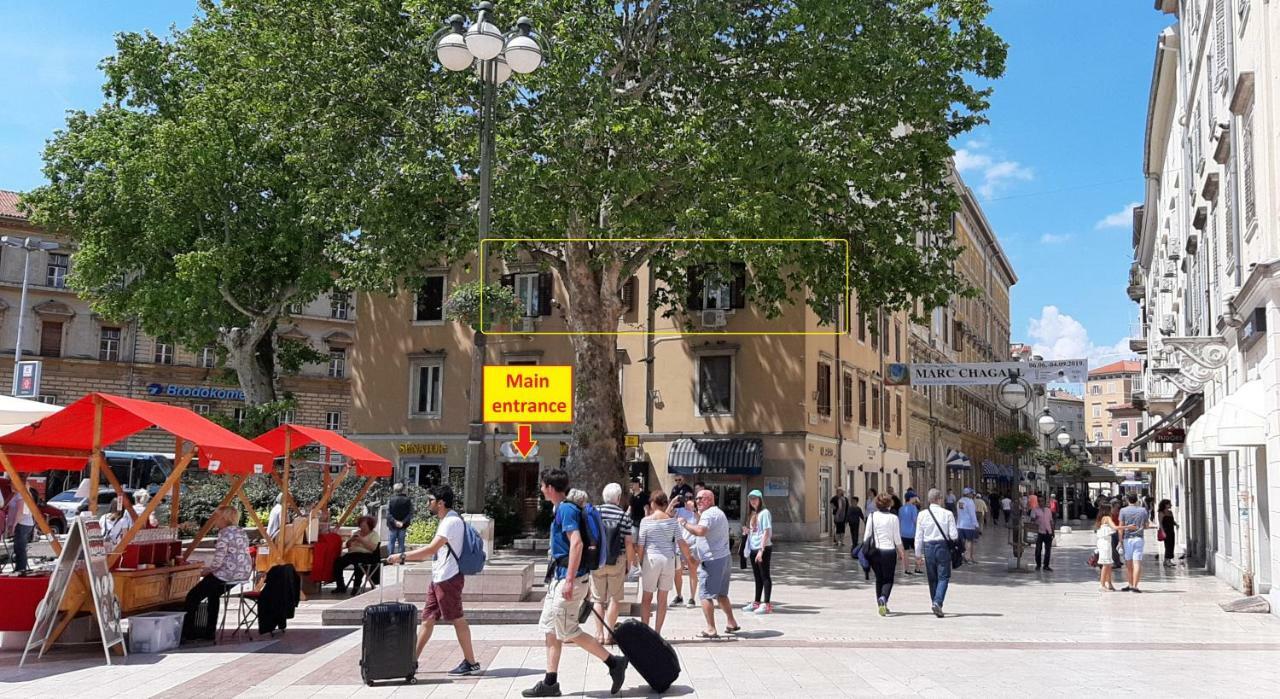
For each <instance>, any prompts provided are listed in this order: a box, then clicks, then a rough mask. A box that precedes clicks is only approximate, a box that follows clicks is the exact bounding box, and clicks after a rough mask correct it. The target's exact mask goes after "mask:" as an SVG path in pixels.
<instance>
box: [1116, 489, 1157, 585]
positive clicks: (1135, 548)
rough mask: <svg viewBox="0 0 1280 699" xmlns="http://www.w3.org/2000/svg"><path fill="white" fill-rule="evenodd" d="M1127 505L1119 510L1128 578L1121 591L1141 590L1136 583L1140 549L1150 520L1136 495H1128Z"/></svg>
mask: <svg viewBox="0 0 1280 699" xmlns="http://www.w3.org/2000/svg"><path fill="white" fill-rule="evenodd" d="M1128 499H1129V506H1128V507H1126V508H1124V509H1122V510H1120V528H1121V530H1122V531H1124V541H1123V545H1124V567H1125V573H1126V574H1127V577H1128V578H1129V580H1128V582H1129V584H1128V585H1125V586H1124V588H1122V589H1121V592H1142V590H1139V589H1138V583H1139V582H1141V581H1142V553H1143V551H1142V549H1143V547H1144V546H1145V544H1146V539H1145V536H1144V535H1145V534H1146V529H1147V525H1148V524H1149V523H1150V520H1149V519H1148V517H1147V508H1145V507H1143V506H1142V505H1139V504H1138V496H1137V495H1133V494H1132V493H1131V494H1130V495H1129V498H1128Z"/></svg>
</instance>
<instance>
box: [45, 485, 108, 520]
mask: <svg viewBox="0 0 1280 699" xmlns="http://www.w3.org/2000/svg"><path fill="white" fill-rule="evenodd" d="M115 499H116V491H115V490H113V489H111V488H99V489H98V512H106V511H107V508H108V507H110V506H111V501H112V500H115ZM49 505H50V506H52V507H55V508H57V509H58V511H59V512H61V513H62V515H63V517H65V518H66V519H73V518H75V517H79V516H80V513H81V512H84V511H85V510H88V509H89V499H88V498H82V497H79V496H77V495H76V491H74V490H64V491H62V492H61V493H58V494H57V495H55V496H53V497H52V498H50V500H49Z"/></svg>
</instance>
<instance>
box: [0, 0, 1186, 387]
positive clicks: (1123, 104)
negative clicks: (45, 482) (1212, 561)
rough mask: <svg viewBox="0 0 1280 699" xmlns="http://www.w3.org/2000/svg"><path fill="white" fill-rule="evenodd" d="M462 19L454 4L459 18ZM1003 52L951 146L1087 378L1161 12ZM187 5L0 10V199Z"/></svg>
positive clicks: (1024, 42) (1026, 21)
mask: <svg viewBox="0 0 1280 699" xmlns="http://www.w3.org/2000/svg"><path fill="white" fill-rule="evenodd" d="M460 6H461V5H460ZM992 6H993V12H992V14H991V17H990V23H991V25H992V26H993V27H994V28H995V29H996V31H997V32H998V33H999V34H1000V35H1001V36H1002V37H1003V38H1004V39H1005V40H1006V41H1007V42H1008V43H1009V45H1010V47H1009V59H1008V66H1007V70H1006V73H1005V76H1004V77H1003V78H1002V79H1000V80H999V81H997V82H996V83H995V85H994V87H995V95H994V96H993V98H992V106H991V110H990V112H989V117H990V120H991V123H990V124H988V125H986V126H983V127H980V128H978V129H976V130H975V131H973V132H972V133H970V134H967V135H964V136H961V137H960V138H958V139H957V140H956V142H955V144H954V145H955V147H956V164H957V166H958V167H959V168H960V170H961V173H962V175H963V176H964V178H965V180H966V182H968V184H969V186H970V187H971V188H972V189H973V190H974V191H975V192H976V193H977V195H978V200H979V203H981V205H982V207H983V209H984V211H985V212H986V215H987V218H988V220H989V221H990V222H991V224H992V227H993V228H994V230H995V232H996V235H997V236H998V237H999V239H1000V242H1001V245H1002V246H1003V247H1004V250H1005V252H1006V254H1008V256H1009V258H1010V260H1011V262H1012V263H1013V268H1014V270H1015V272H1016V273H1017V275H1018V279H1019V281H1018V284H1017V285H1016V286H1015V287H1014V288H1013V289H1012V291H1011V296H1012V301H1011V326H1012V332H1011V335H1012V337H1011V338H1010V339H1011V340H1012V341H1013V342H1028V343H1031V344H1032V345H1033V346H1034V348H1035V351H1036V353H1038V354H1041V355H1043V356H1044V357H1046V358H1048V359H1073V358H1079V357H1088V358H1089V359H1090V360H1091V361H1092V362H1093V364H1094V365H1098V364H1102V363H1106V362H1110V361H1115V360H1118V359H1121V358H1125V357H1128V356H1130V355H1129V353H1128V350H1127V345H1128V342H1127V338H1128V337H1129V335H1130V330H1131V325H1132V323H1133V322H1134V318H1135V315H1136V312H1137V307H1136V306H1135V305H1134V304H1133V303H1132V302H1131V301H1129V299H1128V297H1127V296H1125V286H1126V284H1127V278H1128V269H1129V263H1130V261H1131V259H1132V249H1131V247H1130V235H1131V225H1130V221H1131V218H1130V212H1131V210H1132V207H1133V206H1134V205H1135V203H1137V202H1139V201H1141V199H1142V188H1143V181H1142V170H1141V168H1142V144H1143V136H1144V130H1145V121H1146V109H1147V96H1148V92H1149V88H1150V83H1151V68H1152V64H1153V61H1154V57H1155V45H1156V37H1157V35H1158V34H1159V32H1160V30H1161V29H1163V28H1164V27H1165V26H1168V25H1169V24H1170V22H1171V19H1170V17H1169V16H1168V15H1163V14H1161V13H1160V12H1158V11H1156V10H1153V9H1151V3H1150V2H1142V1H1134V0H1073V1H1072V2H1043V0H993V1H992ZM194 8H195V4H194V2H186V1H184V0H127V1H126V2H103V1H102V0H92V1H90V0H56V1H54V2H45V1H41V0H6V1H5V2H3V3H0V27H5V28H6V31H5V40H4V41H3V42H0V189H9V190H18V191H23V190H27V189H30V188H32V187H35V186H37V185H39V184H40V183H41V182H42V181H43V176H42V175H41V172H40V152H41V150H42V148H43V144H44V141H45V139H47V138H48V137H49V136H50V135H51V134H52V133H53V131H54V130H55V129H57V128H59V127H60V126H61V125H62V124H63V122H64V120H65V112H66V110H68V109H93V108H94V107H96V106H97V105H98V104H100V103H101V101H102V96H101V85H102V76H101V73H100V72H99V71H98V70H97V64H98V62H99V61H100V60H101V59H102V58H103V57H104V56H107V55H109V54H110V53H112V52H113V50H114V39H113V35H114V33H115V32H119V31H141V30H143V29H150V30H152V31H154V32H156V33H158V34H163V33H165V32H167V31H168V29H169V27H170V26H171V25H173V24H174V23H177V24H178V25H180V26H185V25H186V24H187V23H189V21H190V18H191V15H192V14H193V13H194Z"/></svg>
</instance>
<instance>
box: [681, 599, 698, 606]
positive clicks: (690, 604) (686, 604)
mask: <svg viewBox="0 0 1280 699" xmlns="http://www.w3.org/2000/svg"><path fill="white" fill-rule="evenodd" d="M684 606H686V607H688V608H689V609H693V608H694V607H696V606H698V605H697V603H696V602H694V601H693V598H692V597H690V598H689V599H687V600H685V601H684Z"/></svg>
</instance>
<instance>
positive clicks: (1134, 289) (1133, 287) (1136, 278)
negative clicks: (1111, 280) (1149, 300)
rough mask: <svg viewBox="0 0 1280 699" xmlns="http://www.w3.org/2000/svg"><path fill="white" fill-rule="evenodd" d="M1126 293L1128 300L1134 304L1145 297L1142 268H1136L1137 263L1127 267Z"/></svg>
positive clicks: (1145, 289) (1145, 287) (1145, 290)
mask: <svg viewBox="0 0 1280 699" xmlns="http://www.w3.org/2000/svg"><path fill="white" fill-rule="evenodd" d="M1126 292H1127V293H1128V294H1129V300H1130V301H1133V302H1134V303H1138V302H1140V301H1141V300H1142V299H1144V298H1146V297H1147V285H1146V280H1145V279H1143V274H1142V267H1140V266H1138V263H1137V262H1134V263H1133V264H1132V265H1130V266H1129V286H1128V288H1127V289H1126Z"/></svg>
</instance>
